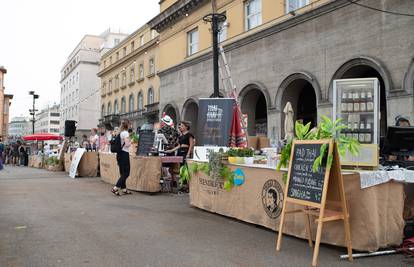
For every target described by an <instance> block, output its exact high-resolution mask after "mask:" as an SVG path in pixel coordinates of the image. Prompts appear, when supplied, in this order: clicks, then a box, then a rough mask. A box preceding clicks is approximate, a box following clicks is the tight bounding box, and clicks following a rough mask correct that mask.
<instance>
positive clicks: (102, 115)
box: [101, 104, 105, 117]
mask: <svg viewBox="0 0 414 267" xmlns="http://www.w3.org/2000/svg"><path fill="white" fill-rule="evenodd" d="M104 116H105V104H103V105H102V109H101V117H104Z"/></svg>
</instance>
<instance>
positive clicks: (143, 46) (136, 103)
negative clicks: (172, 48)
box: [98, 25, 160, 128]
mask: <svg viewBox="0 0 414 267" xmlns="http://www.w3.org/2000/svg"><path fill="white" fill-rule="evenodd" d="M158 42H159V40H158V34H157V33H156V32H155V31H153V30H151V29H150V28H149V27H148V26H147V25H145V26H143V27H141V28H139V29H138V30H136V31H135V32H134V33H132V34H131V35H129V36H128V37H127V38H125V39H124V40H123V41H122V42H120V43H119V44H118V45H117V46H115V47H114V48H112V49H111V50H109V51H108V52H107V53H105V54H104V55H103V56H102V57H101V61H100V71H99V73H98V76H99V77H100V78H101V109H100V110H101V120H100V122H101V124H104V125H109V124H111V125H112V126H117V125H118V124H119V122H120V120H122V119H124V118H125V119H129V120H130V121H131V122H132V123H133V126H134V128H136V127H140V126H141V125H142V124H143V123H144V122H146V121H148V122H154V121H157V120H158V116H159V107H158V105H159V99H160V94H159V78H158V75H157V70H158V65H159V56H158Z"/></svg>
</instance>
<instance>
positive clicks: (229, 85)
mask: <svg viewBox="0 0 414 267" xmlns="http://www.w3.org/2000/svg"><path fill="white" fill-rule="evenodd" d="M219 53H220V57H219V70H220V75H221V81H222V83H223V86H224V91H225V93H226V94H227V96H228V97H234V99H236V102H238V94H237V90H236V86H235V85H234V83H233V80H232V78H231V73H230V68H229V65H228V64H227V59H226V55H225V54H224V49H223V47H222V46H221V45H220V46H219Z"/></svg>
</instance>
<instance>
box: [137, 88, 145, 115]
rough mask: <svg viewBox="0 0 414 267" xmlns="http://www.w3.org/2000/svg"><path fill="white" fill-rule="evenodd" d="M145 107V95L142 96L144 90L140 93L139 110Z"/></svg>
mask: <svg viewBox="0 0 414 267" xmlns="http://www.w3.org/2000/svg"><path fill="white" fill-rule="evenodd" d="M143 109H144V97H143V96H142V92H139V93H138V110H139V111H140V110H143Z"/></svg>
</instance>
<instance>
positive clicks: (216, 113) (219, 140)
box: [197, 98, 234, 146]
mask: <svg viewBox="0 0 414 267" xmlns="http://www.w3.org/2000/svg"><path fill="white" fill-rule="evenodd" d="M233 104H234V99H233V98H201V99H200V100H199V110H198V127H197V128H198V131H199V136H198V140H197V145H200V146H228V143H229V134H230V127H231V120H232V116H233Z"/></svg>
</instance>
